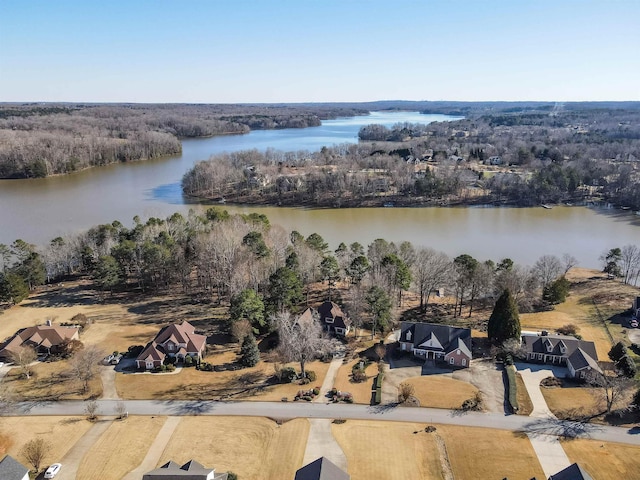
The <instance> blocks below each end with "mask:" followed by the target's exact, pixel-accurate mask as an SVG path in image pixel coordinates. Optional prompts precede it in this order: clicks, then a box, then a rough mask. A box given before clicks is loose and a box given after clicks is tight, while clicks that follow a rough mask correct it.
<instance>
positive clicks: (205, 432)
mask: <svg viewBox="0 0 640 480" xmlns="http://www.w3.org/2000/svg"><path fill="white" fill-rule="evenodd" d="M308 434H309V421H308V420H306V419H295V420H292V421H289V422H286V423H283V424H282V425H278V424H276V423H275V422H273V421H272V420H269V419H267V418H257V417H247V418H238V417H215V418H214V417H185V418H183V419H182V420H181V422H180V424H179V425H178V427H177V428H176V430H175V432H174V434H173V436H172V437H171V440H169V443H168V445H167V446H166V448H165V451H164V453H163V454H162V457H161V459H160V464H163V463H166V462H168V461H169V460H173V461H175V462H178V463H179V464H183V463H184V462H187V461H188V460H190V459H192V458H193V459H195V460H197V461H198V462H200V463H201V464H203V465H205V466H207V467H211V468H215V469H216V472H217V473H223V472H226V471H229V470H231V471H233V472H235V473H237V474H238V477H239V478H251V479H256V480H271V479H280V478H283V479H284V478H293V477H294V476H295V472H296V470H297V469H298V468H300V467H301V466H302V459H303V456H304V450H305V446H306V443H307V436H308Z"/></svg>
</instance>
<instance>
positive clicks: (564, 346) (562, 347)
mask: <svg viewBox="0 0 640 480" xmlns="http://www.w3.org/2000/svg"><path fill="white" fill-rule="evenodd" d="M560 351H561V352H562V353H563V354H564V353H567V346H566V345H565V344H564V342H560Z"/></svg>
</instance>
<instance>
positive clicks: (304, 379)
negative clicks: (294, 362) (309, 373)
mask: <svg viewBox="0 0 640 480" xmlns="http://www.w3.org/2000/svg"><path fill="white" fill-rule="evenodd" d="M310 383H311V380H309V379H308V378H301V379H300V385H309V384H310Z"/></svg>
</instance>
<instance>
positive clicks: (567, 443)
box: [562, 439, 640, 480]
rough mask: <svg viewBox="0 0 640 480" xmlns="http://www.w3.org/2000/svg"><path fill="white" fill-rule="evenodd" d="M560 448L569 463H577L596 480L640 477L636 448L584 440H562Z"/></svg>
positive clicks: (639, 456)
mask: <svg viewBox="0 0 640 480" xmlns="http://www.w3.org/2000/svg"><path fill="white" fill-rule="evenodd" d="M562 447H563V448H564V451H565V452H566V454H567V456H568V457H569V460H570V461H571V462H578V463H579V464H580V466H581V467H582V468H584V469H585V471H586V472H587V473H588V474H589V475H591V476H592V477H593V478H597V479H598V480H619V479H621V478H626V479H632V478H638V476H639V475H640V455H639V454H638V453H639V452H638V447H633V446H630V445H622V444H619V443H603V442H598V441H595V440H585V439H573V440H564V441H562Z"/></svg>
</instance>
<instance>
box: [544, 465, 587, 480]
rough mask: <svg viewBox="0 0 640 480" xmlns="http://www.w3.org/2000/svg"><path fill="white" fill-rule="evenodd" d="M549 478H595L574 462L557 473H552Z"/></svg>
mask: <svg viewBox="0 0 640 480" xmlns="http://www.w3.org/2000/svg"><path fill="white" fill-rule="evenodd" d="M549 480H593V478H592V477H591V475H589V474H588V473H587V472H585V471H584V470H583V469H582V467H581V466H580V465H578V464H577V463H574V464H572V465H569V466H568V467H567V468H565V469H564V470H560V471H559V472H558V473H556V474H555V475H551V476H550V477H549Z"/></svg>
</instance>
